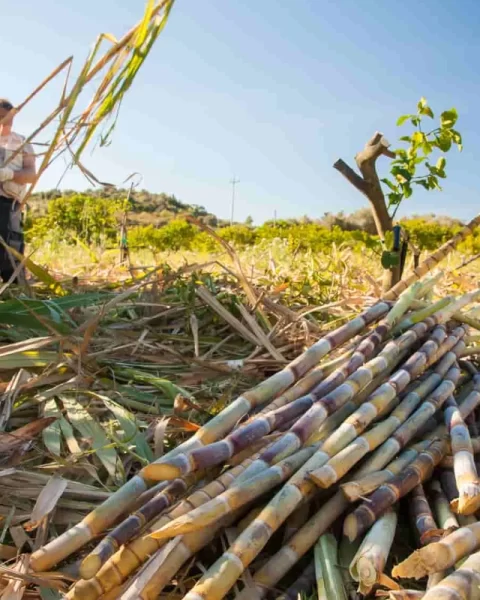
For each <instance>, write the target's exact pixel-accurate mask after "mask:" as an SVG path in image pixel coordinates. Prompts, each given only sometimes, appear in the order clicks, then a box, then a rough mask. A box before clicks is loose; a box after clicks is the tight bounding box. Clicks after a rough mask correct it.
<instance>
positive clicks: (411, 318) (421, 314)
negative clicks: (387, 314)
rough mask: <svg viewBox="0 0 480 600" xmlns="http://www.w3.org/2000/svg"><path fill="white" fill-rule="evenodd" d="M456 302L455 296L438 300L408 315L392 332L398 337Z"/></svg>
mask: <svg viewBox="0 0 480 600" xmlns="http://www.w3.org/2000/svg"><path fill="white" fill-rule="evenodd" d="M453 301H454V296H446V297H445V298H441V299H440V300H437V302H435V303H433V304H429V305H427V306H425V307H424V308H421V309H419V310H416V311H414V312H412V313H410V314H409V315H408V317H407V318H405V319H404V320H403V321H402V322H401V323H399V324H398V325H397V326H396V327H395V328H394V329H393V331H392V335H398V334H400V333H403V332H405V331H407V329H410V327H412V326H413V325H415V323H420V321H423V320H424V319H426V318H427V317H430V316H431V315H433V314H434V313H436V312H437V311H439V310H441V309H442V308H445V307H446V306H448V305H449V304H450V303H451V302H453Z"/></svg>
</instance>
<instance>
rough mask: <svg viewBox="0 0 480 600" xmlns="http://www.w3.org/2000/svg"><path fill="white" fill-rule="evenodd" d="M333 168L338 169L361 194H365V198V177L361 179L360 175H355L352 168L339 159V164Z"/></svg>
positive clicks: (335, 164)
mask: <svg viewBox="0 0 480 600" xmlns="http://www.w3.org/2000/svg"><path fill="white" fill-rule="evenodd" d="M333 168H334V169H337V171H338V172H339V173H341V174H342V175H343V176H344V177H345V179H348V181H349V182H350V183H351V184H352V185H353V186H354V187H356V188H357V190H358V191H359V192H362V194H365V196H366V195H367V185H366V184H365V181H364V179H363V177H360V175H358V173H355V171H354V170H353V169H352V167H350V166H349V165H347V163H346V162H345V161H344V160H342V159H341V158H339V159H338V160H337V162H336V163H334V165H333Z"/></svg>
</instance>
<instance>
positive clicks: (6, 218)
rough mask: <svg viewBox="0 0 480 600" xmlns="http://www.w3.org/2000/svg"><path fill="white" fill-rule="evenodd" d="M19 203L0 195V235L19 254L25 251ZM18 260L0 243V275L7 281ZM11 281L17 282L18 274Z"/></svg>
mask: <svg viewBox="0 0 480 600" xmlns="http://www.w3.org/2000/svg"><path fill="white" fill-rule="evenodd" d="M19 211H20V204H19V203H18V202H15V201H14V200H12V199H11V198H7V197H6V196H0V235H1V236H2V238H3V240H4V242H5V243H6V244H7V245H8V246H11V247H12V248H14V249H15V250H16V251H17V252H20V254H23V253H24V251H25V241H24V236H23V231H22V226H21V218H20V215H19ZM18 264H19V261H18V259H17V258H15V257H14V256H13V255H12V254H11V253H9V252H8V251H7V250H6V249H5V248H4V247H3V245H1V244H0V277H1V278H2V280H3V281H4V282H7V281H9V279H10V278H11V277H12V276H13V273H14V271H15V269H16V268H17V266H18ZM12 283H18V276H17V277H16V278H15V279H14V280H13V282H12Z"/></svg>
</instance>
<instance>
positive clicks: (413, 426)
mask: <svg viewBox="0 0 480 600" xmlns="http://www.w3.org/2000/svg"><path fill="white" fill-rule="evenodd" d="M462 344H463V341H460V342H459V343H458V345H457V346H456V347H455V350H458V349H460V348H461V347H462ZM448 387H449V384H447V385H446V386H443V387H441V388H440V386H439V388H437V389H438V392H439V395H440V396H442V394H443V391H445V389H447V388H448ZM434 394H435V392H434ZM440 400H441V398H440ZM472 400H473V399H472ZM478 400H480V397H479V398H478ZM466 409H467V405H464V406H463V409H462V410H466ZM435 410H436V408H435V403H432V404H426V405H425V406H423V405H422V406H421V407H420V408H419V410H418V411H416V412H415V413H414V414H413V415H412V416H411V417H410V418H409V419H407V420H406V422H405V423H403V424H402V425H401V426H400V427H399V428H398V429H397V430H396V431H395V432H394V434H393V435H391V436H390V438H389V439H388V440H386V441H385V442H384V443H383V444H382V445H381V446H380V447H379V448H377V449H376V450H375V451H374V452H373V454H372V455H371V456H370V457H369V458H368V460H367V461H366V462H365V463H364V465H363V467H362V469H361V470H360V472H361V473H362V471H363V472H366V471H367V470H370V469H373V470H380V469H382V468H383V467H384V466H385V464H387V463H388V462H389V461H390V460H391V459H392V458H393V457H394V456H396V455H397V454H398V452H399V451H400V450H401V449H402V448H403V447H405V446H406V444H408V443H409V441H410V440H411V439H413V437H414V436H415V435H417V434H418V432H419V429H420V428H421V427H422V426H423V425H425V424H426V423H427V421H428V419H429V418H430V417H431V416H432V414H433V413H434V412H435ZM472 410H473V408H472V409H471V410H470V411H469V412H471V411H472ZM432 411H433V412H432ZM469 412H467V413H466V414H469ZM440 430H442V431H443V430H444V427H443V426H441V427H440Z"/></svg>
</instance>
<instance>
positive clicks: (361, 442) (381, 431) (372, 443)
mask: <svg viewBox="0 0 480 600" xmlns="http://www.w3.org/2000/svg"><path fill="white" fill-rule="evenodd" d="M444 358H445V360H444V361H442V362H441V364H440V365H439V367H438V369H437V372H435V373H432V375H431V376H430V377H429V378H428V379H426V380H425V381H424V382H422V383H420V384H419V385H418V387H417V388H416V389H415V390H414V391H412V392H411V393H410V394H408V395H407V396H406V397H405V398H404V399H403V400H402V402H401V403H400V404H399V405H398V406H397V407H396V409H395V410H394V411H393V412H392V413H391V415H390V416H389V417H388V418H387V419H385V420H383V421H381V422H380V423H378V424H377V425H376V426H375V427H373V428H372V429H371V430H370V431H367V432H366V433H365V434H364V435H362V436H359V437H357V438H356V439H355V440H354V441H353V442H352V443H351V444H349V445H348V446H347V447H346V448H344V449H343V450H341V451H340V452H338V454H336V455H335V456H334V457H333V458H331V459H330V460H329V461H328V463H327V464H326V465H325V466H323V467H321V468H320V469H318V470H316V471H314V472H312V473H311V477H312V479H313V480H314V481H315V483H316V484H317V485H318V486H320V487H322V488H327V487H330V486H331V485H333V484H334V483H336V482H337V481H338V480H339V479H341V478H342V477H343V476H344V475H345V474H346V473H348V471H349V470H350V469H351V468H352V467H353V466H354V465H355V464H357V463H358V462H359V461H360V460H361V459H362V458H363V457H364V456H366V455H367V454H368V453H369V452H372V451H373V450H375V449H376V448H378V446H380V444H382V443H383V442H385V441H386V440H387V439H388V438H389V437H390V436H391V435H392V434H393V433H394V432H395V431H396V430H398V429H399V428H400V425H402V424H403V423H405V421H407V419H408V418H409V417H410V415H411V414H412V412H413V411H414V410H415V409H416V407H417V406H418V404H420V402H421V401H422V399H423V398H425V396H426V395H427V394H430V395H429V396H428V398H427V399H426V400H425V401H424V402H423V404H422V405H421V407H420V409H418V410H417V411H415V413H414V416H413V417H412V419H411V420H412V421H413V422H414V424H415V426H416V429H418V428H419V427H420V426H421V425H423V424H424V423H425V422H426V421H427V420H428V418H429V417H430V416H432V415H433V414H434V413H435V412H436V410H438V408H440V407H441V406H442V404H443V402H445V400H446V399H447V398H448V397H449V396H450V395H451V394H452V392H453V391H454V389H455V385H456V382H457V381H458V378H459V377H460V370H459V369H458V368H457V367H452V368H450V369H449V370H448V372H447V373H446V374H445V375H443V373H444V368H446V366H447V365H451V364H453V363H454V362H455V361H456V358H457V357H456V354H455V353H454V352H449V353H448V354H447V355H446V356H445V357H444ZM442 376H443V377H444V379H443V381H442V378H443V377H442ZM440 382H441V383H440ZM437 386H438V387H437ZM435 388H436V389H435ZM359 415H360V411H358V412H357V413H354V414H353V415H352V416H351V417H349V418H348V419H347V420H346V421H345V423H348V424H352V426H353V427H354V428H355V431H358V430H360V429H361V428H362V427H364V421H363V420H361V419H360V418H359ZM345 429H346V428H345ZM338 431H340V429H339V430H338ZM338 435H341V434H338Z"/></svg>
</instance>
